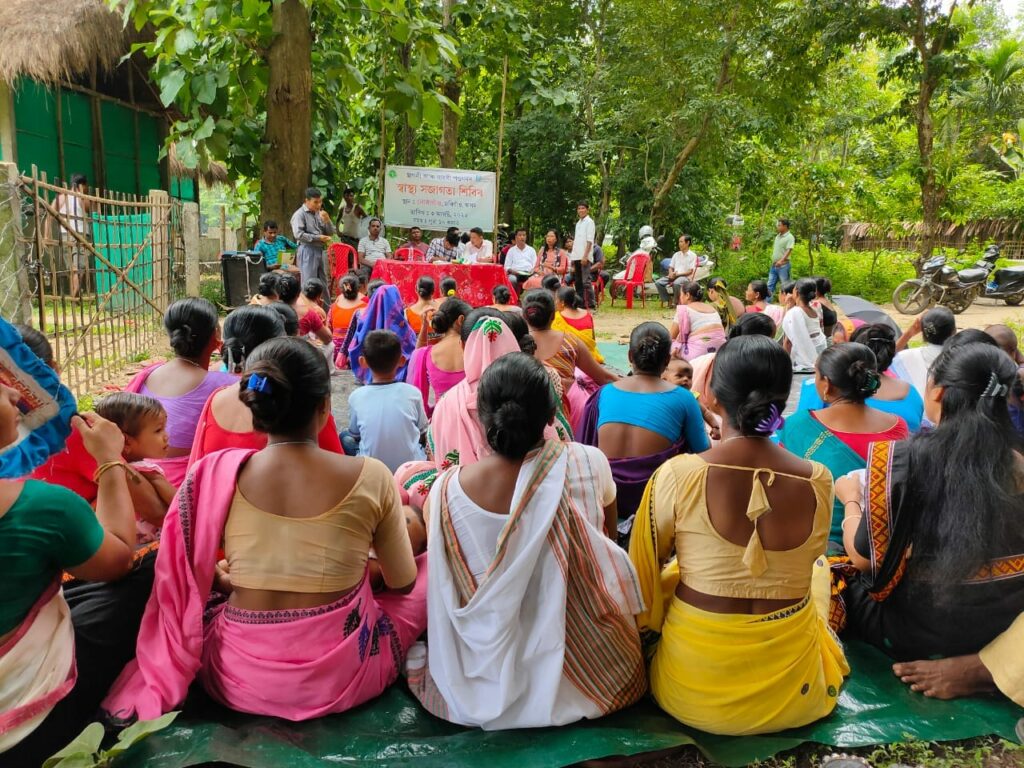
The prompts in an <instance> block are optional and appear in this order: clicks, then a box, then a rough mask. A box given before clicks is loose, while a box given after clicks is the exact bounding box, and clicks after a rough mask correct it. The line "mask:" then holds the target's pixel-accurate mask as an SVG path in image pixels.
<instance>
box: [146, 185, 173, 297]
mask: <svg viewBox="0 0 1024 768" xmlns="http://www.w3.org/2000/svg"><path fill="white" fill-rule="evenodd" d="M149 202H150V205H151V206H152V207H151V208H150V213H151V215H152V221H153V239H152V243H153V297H152V298H153V301H155V302H156V304H157V306H158V307H160V310H161V311H166V310H167V307H168V305H169V304H170V303H171V241H170V235H171V230H170V227H171V198H170V195H168V194H167V192H166V191H165V190H162V189H151V190H149Z"/></svg>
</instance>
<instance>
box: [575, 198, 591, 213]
mask: <svg viewBox="0 0 1024 768" xmlns="http://www.w3.org/2000/svg"><path fill="white" fill-rule="evenodd" d="M581 205H582V206H583V207H584V208H586V209H587V210H588V211H589V210H590V203H588V202H587V201H586V200H580V201H578V202H577V203H576V207H577V208H579V207H580V206H581Z"/></svg>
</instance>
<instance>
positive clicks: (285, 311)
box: [267, 301, 299, 336]
mask: <svg viewBox="0 0 1024 768" xmlns="http://www.w3.org/2000/svg"><path fill="white" fill-rule="evenodd" d="M267 306H268V307H270V308H271V309H272V310H274V311H275V312H277V314H278V315H280V317H281V322H282V323H284V335H285V336H298V335H299V313H298V312H296V311H295V309H294V308H293V307H292V306H291V305H290V304H285V303H284V302H283V301H272V302H270V303H269V304H268V305H267Z"/></svg>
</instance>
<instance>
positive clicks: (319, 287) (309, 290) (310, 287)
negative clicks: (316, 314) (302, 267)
mask: <svg viewBox="0 0 1024 768" xmlns="http://www.w3.org/2000/svg"><path fill="white" fill-rule="evenodd" d="M326 291H327V286H326V285H325V284H324V281H323V280H321V279H320V278H319V277H311V278H309V280H307V281H306V284H305V285H304V286H302V295H303V296H305V297H306V298H307V299H309V300H310V301H316V300H317V299H319V298H320V297H321V296H323V295H324V293H325V292H326Z"/></svg>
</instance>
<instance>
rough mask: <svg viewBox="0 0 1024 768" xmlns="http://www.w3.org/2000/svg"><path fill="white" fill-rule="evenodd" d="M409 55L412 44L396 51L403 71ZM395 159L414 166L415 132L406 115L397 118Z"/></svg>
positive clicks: (406, 65) (407, 66)
mask: <svg viewBox="0 0 1024 768" xmlns="http://www.w3.org/2000/svg"><path fill="white" fill-rule="evenodd" d="M411 55H412V43H406V44H405V45H403V46H402V47H401V48H400V49H399V50H398V58H399V60H400V61H401V62H402V68H403V69H405V70H408V69H409V60H410V57H411ZM395 159H396V160H397V161H398V162H399V163H401V164H402V165H416V131H414V130H413V128H412V126H411V125H409V116H408V114H406V113H403V114H402V115H400V116H399V118H398V127H397V128H396V129H395Z"/></svg>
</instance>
